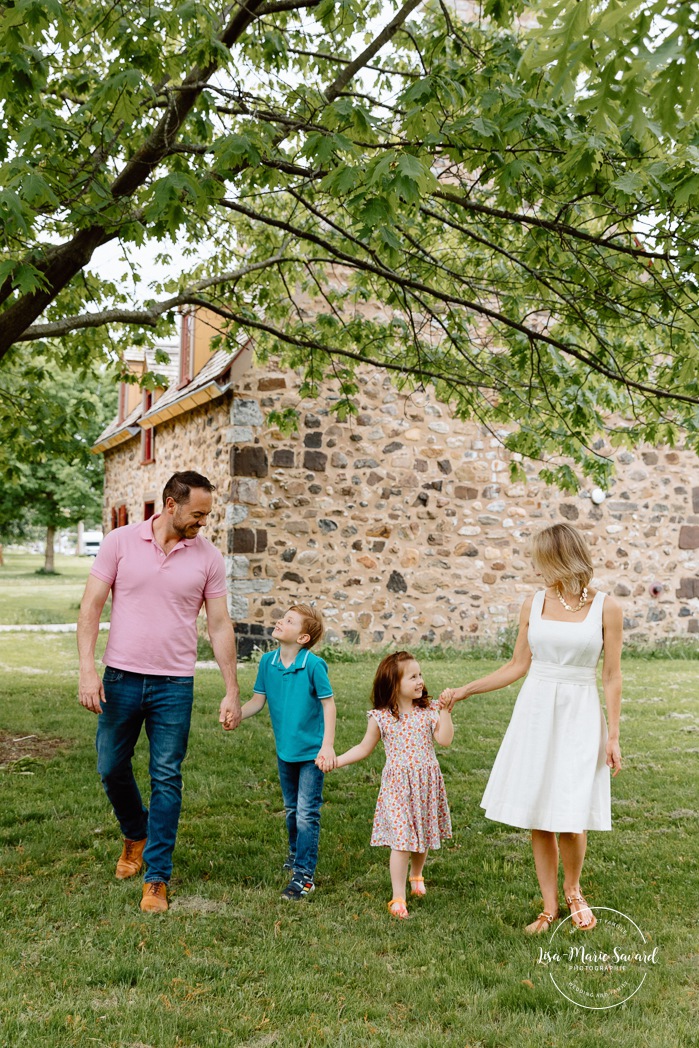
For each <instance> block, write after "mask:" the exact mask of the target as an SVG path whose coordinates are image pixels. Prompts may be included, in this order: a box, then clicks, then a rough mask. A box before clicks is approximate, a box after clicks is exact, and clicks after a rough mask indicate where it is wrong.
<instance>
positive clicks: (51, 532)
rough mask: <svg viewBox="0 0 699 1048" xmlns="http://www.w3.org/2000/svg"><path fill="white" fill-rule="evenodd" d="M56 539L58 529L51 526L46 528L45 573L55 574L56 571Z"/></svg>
mask: <svg viewBox="0 0 699 1048" xmlns="http://www.w3.org/2000/svg"><path fill="white" fill-rule="evenodd" d="M55 537H56V529H55V528H54V527H52V526H51V525H50V524H49V526H48V527H47V528H46V552H45V554H44V571H45V572H51V573H53V571H54V570H55V569H54V566H53V564H54V561H53V556H54V548H53V544H54V539H55Z"/></svg>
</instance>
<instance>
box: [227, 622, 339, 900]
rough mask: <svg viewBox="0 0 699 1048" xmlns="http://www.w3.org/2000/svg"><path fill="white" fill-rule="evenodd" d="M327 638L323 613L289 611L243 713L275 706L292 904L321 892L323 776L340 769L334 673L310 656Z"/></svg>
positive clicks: (287, 891) (273, 715)
mask: <svg viewBox="0 0 699 1048" xmlns="http://www.w3.org/2000/svg"><path fill="white" fill-rule="evenodd" d="M322 635H323V619H322V617H321V615H320V612H318V611H316V609H315V608H311V607H310V606H309V605H307V604H294V605H293V607H291V608H289V610H288V611H287V613H286V614H285V615H284V616H283V617H282V618H281V619H280V620H279V622H278V623H277V624H276V626H275V627H274V630H273V632H272V636H273V637H274V638H275V639H276V640H278V641H279V647H278V648H277V649H276V650H275V651H268V652H265V654H264V655H263V656H262V658H261V659H260V665H259V669H258V672H257V680H256V681H255V688H254V693H253V696H252V698H251V699H250V701H249V702H246V703H245V705H244V706H243V709H242V719H243V720H246V719H247V718H248V717H252V716H254V715H255V714H256V713H259V712H260V710H261V709H262V707H263V706H264V704H265V702H267V703H269V713H270V717H271V718H272V729H273V731H274V740H275V743H276V747H277V764H278V766H279V781H280V783H281V787H282V796H283V798H284V808H285V809H286V827H287V830H288V833H289V857H288V858H287V861H286V862H285V863H284V869H285V870H290V871H291V880H290V881H289V884H288V885H287V886H286V888H285V889H284V891H283V892H282V898H283V899H289V900H298V899H305V898H307V897H308V896H309V895H310V893H311V892H312V891H313V890H314V888H315V885H314V877H315V870H316V863H317V861H318V840H319V837H320V807H321V805H322V803H323V777H324V772H326V771H332V769H333V768H334V767H335V750H334V748H333V747H334V743H335V700H334V698H333V692H332V688H331V686H330V681H329V680H328V667H327V665H326V664H325V662H324V661H323V659H321V658H319V657H318V656H317V655H314V654H313V652H312V651H311V650H310V649H311V647H312V646H313V645H314V644H315V643H316V642H317V641H318V640H320V638H321V636H322ZM224 727H226V725H225V723H224Z"/></svg>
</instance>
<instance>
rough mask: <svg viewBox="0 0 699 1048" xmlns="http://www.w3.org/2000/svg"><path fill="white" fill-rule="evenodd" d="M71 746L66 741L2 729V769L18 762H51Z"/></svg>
mask: <svg viewBox="0 0 699 1048" xmlns="http://www.w3.org/2000/svg"><path fill="white" fill-rule="evenodd" d="M68 745H69V743H68V741H67V740H66V739H49V738H46V737H44V736H41V735H30V734H25V733H24V732H9V731H3V730H2V729H1V728H0V768H2V767H3V766H5V765H12V764H17V762H18V761H28V760H30V761H50V760H51V759H52V758H53V757H55V756H56V755H57V754H59V753H62V752H63V750H65V749H66V747H67V746H68Z"/></svg>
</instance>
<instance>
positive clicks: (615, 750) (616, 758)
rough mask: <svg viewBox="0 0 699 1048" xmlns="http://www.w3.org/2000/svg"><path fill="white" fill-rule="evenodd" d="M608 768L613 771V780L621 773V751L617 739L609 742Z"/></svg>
mask: <svg viewBox="0 0 699 1048" xmlns="http://www.w3.org/2000/svg"><path fill="white" fill-rule="evenodd" d="M607 767H608V768H611V770H612V778H614V776H615V775H618V774H619V772H620V771H621V750H620V749H619V742H618V740H617V739H608V740H607Z"/></svg>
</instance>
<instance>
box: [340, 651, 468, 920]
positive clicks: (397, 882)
mask: <svg viewBox="0 0 699 1048" xmlns="http://www.w3.org/2000/svg"><path fill="white" fill-rule="evenodd" d="M372 704H373V707H374V708H373V710H370V711H369V713H368V714H367V716H368V718H369V723H368V725H367V730H366V735H365V736H364V738H363V739H362V741H361V742H360V743H359V745H358V746H353V747H352V749H350V750H347V752H346V753H343V754H341V755H340V756H339V757H338V758H337V763H336V767H338V768H341V767H343V766H344V765H345V764H354V763H355V762H356V761H361V760H364V758H365V757H368V756H369V754H370V753H371V752H372V750H373V749H374V747H375V746H376V744H377V742H378V741H379V739H383V744H384V748H385V750H386V764H385V766H384V769H383V772H382V775H381V789H380V790H379V797H378V800H377V802H376V814H375V816H374V828H373V831H372V834H371V843H372V844H373V845H377V846H381V845H384V846H387V847H389V848H390V849H391V859H390V870H391V885H392V888H393V898H392V899H391V901H390V902H389V904H388V909H389V912H390V913H391V914H392V915H393V916H394V917H399V918H405V917H407V916H408V909H407V907H406V904H405V895H406V879H409V881H410V888H411V895H418V896H420V895H425V882H424V879H423V876H422V871H423V867H424V865H425V859H426V858H427V851H428V849H429V848H439V845H440V842H441V841H443V840H446V839H447V838H449V837H451V820H450V818H449V806H448V804H447V795H446V791H445V789H444V780H443V778H442V772H441V770H440V767H439V764H438V762H437V757H436V756H435V752H434V742H438V743H439V745H440V746H449V745H450V743H451V741H452V739H453V738H454V725H453V723H452V719H451V714H450V713H449V711H448V710H445V709H442V710H440V708H439V704H438V703H437V702H432V701H431V700H430V697H429V695H428V694H427V689H426V688H425V684H424V682H423V679H422V674H421V672H420V666H419V664H418V663H417V662H416V660H415V658H414V657H413V656H412V655H411V654H410V653H409V652H407V651H399V652H396V653H395V654H394V655H387V656H386V658H385V659H383V661H382V662H381V663H380V665H379V668H378V669H377V671H376V676H375V677H374V685H373V688H372ZM408 868H410V877H409V878H408Z"/></svg>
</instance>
